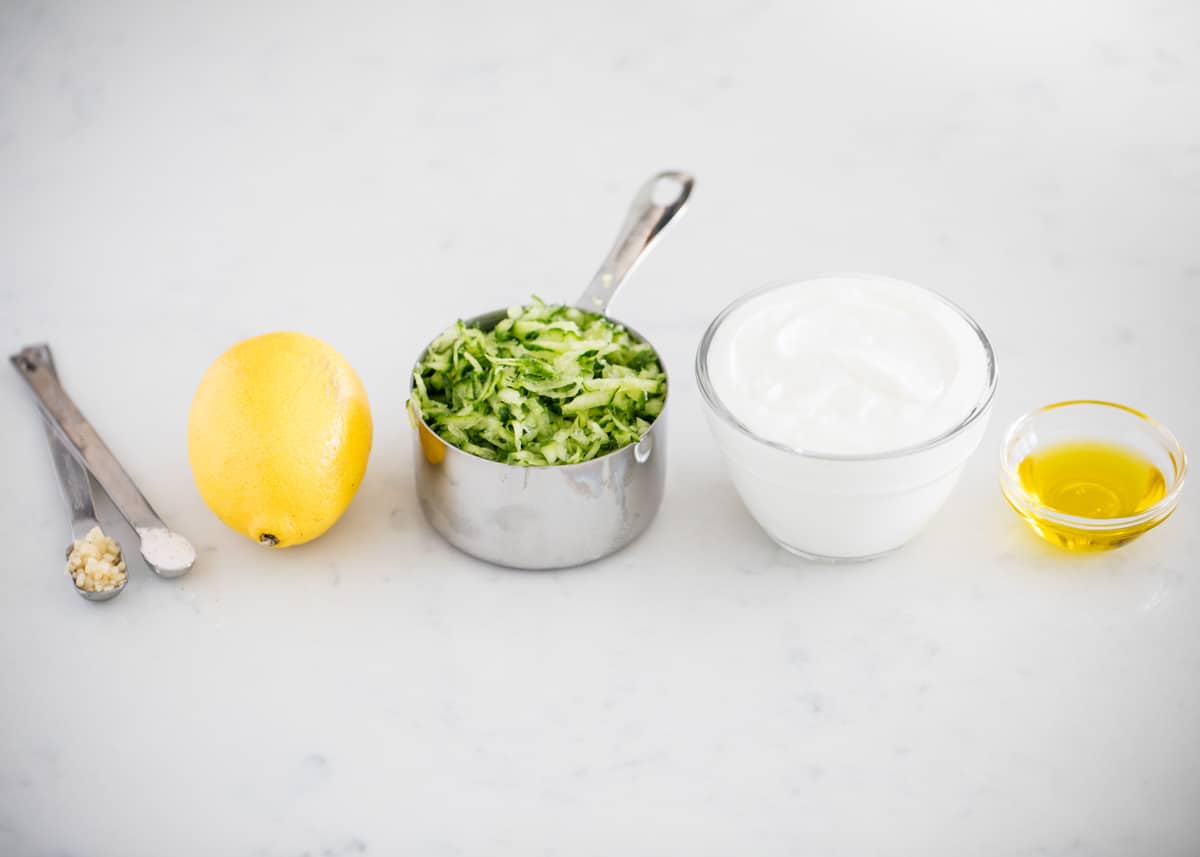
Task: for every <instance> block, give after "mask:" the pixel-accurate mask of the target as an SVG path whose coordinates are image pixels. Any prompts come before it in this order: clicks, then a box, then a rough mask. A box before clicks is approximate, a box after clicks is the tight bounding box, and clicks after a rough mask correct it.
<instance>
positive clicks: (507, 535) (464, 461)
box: [409, 171, 695, 569]
mask: <svg viewBox="0 0 1200 857" xmlns="http://www.w3.org/2000/svg"><path fill="white" fill-rule="evenodd" d="M694 183H695V180H694V179H693V178H692V176H690V175H688V174H687V173H683V172H675V171H668V172H662V173H659V174H657V175H655V176H654V177H653V178H651V179H650V180H649V181H648V182H646V184H644V185H643V186H642V188H641V190H640V191H639V192H638V194H637V196H636V197H635V198H634V200H633V204H632V205H631V206H630V209H629V214H628V216H627V217H626V219H625V223H624V225H623V226H622V228H621V231H620V233H619V234H618V236H617V240H616V242H615V243H614V244H613V247H612V249H611V250H610V251H609V253H608V255H607V256H606V257H605V259H604V261H603V263H602V264H601V265H600V268H599V270H597V272H596V274H595V276H594V277H592V280H591V282H590V283H589V284H588V287H587V288H586V289H585V290H584V292H583V294H582V295H580V297H579V300H577V301H576V302H575V306H577V307H579V308H580V309H584V310H588V311H590V312H597V313H606V310H607V308H608V304H609V302H610V301H611V300H612V299H613V297H614V296H615V295H616V293H617V290H618V289H619V288H620V286H621V284H622V283H623V282H624V280H625V278H626V277H627V276H628V275H629V273H630V272H631V271H632V270H633V269H634V267H635V266H636V265H637V263H638V262H639V261H640V260H641V259H642V258H643V256H644V255H645V253H646V251H647V250H649V249H650V247H651V246H652V245H653V243H654V241H655V239H656V238H657V237H658V235H659V234H660V233H661V232H662V230H663V229H664V228H665V227H666V226H667V224H668V223H670V222H671V221H672V220H673V219H674V218H675V217H676V215H678V214H679V213H680V212H681V211H682V210H683V208H684V205H685V203H686V202H687V199H688V197H689V196H690V195H691V192H692V187H693V185H694ZM506 315H507V310H506V309H499V310H495V311H493V312H488V313H484V314H482V315H477V316H475V317H473V318H470V319H467V320H466V324H467V325H468V326H478V327H480V328H482V329H483V330H490V329H491V328H492V327H494V326H495V325H496V324H497V323H499V322H500V320H501V319H503V318H505V317H506ZM608 318H610V320H612V321H614V322H615V323H617V324H621V325H622V326H623V327H624V328H625V329H626V330H627V331H628V332H629V334H630V335H631V336H632V337H633V338H634V339H637V340H639V341H642V342H645V341H647V340H646V338H645V337H643V336H642V335H641V334H639V333H638V332H637V331H635V330H634V329H633V328H631V327H629V325H627V324H624V323H623V322H619V321H617V320H616V319H612V318H611V316H608ZM426 350H428V346H426ZM423 355H424V352H422V356H423ZM419 362H420V360H418V361H417V363H418V364H419ZM659 363H660V365H661V363H662V359H661V355H660V357H659ZM415 368H416V367H415V365H414V371H415ZM663 371H664V375H665V374H666V367H665V366H664V367H663ZM670 394H671V385H670V379H669V378H668V379H667V385H666V395H665V399H664V403H663V405H664V406H663V410H662V413H660V414H659V415H658V417H657V418H656V419H655V420H654V422H653V423H652V424H651V425H650V428H649V429H648V430H647V431H646V433H645V434H643V435H642V437H641V438H640V439H639V440H638V441H637V442H636V443H633V444H630V445H628V446H625V447H622V448H621V449H618V450H615V451H614V452H610V453H609V454H607V455H604V456H601V457H599V458H594V459H592V460H591V461H585V462H583V463H581V464H560V465H546V466H541V467H526V466H521V465H515V464H505V463H502V462H498V461H490V460H488V459H486V458H480V457H478V456H475V455H472V454H470V453H469V452H464V451H463V450H461V449H458V448H457V447H455V446H452V445H451V444H449V443H447V442H446V441H444V440H442V438H440V437H439V436H438V435H437V433H436V432H434V431H433V430H432V429H431V428H430V427H429V425H428V424H427V423H426V422H425V421H424V419H423V418H422V417H421V415H420V413H419V412H418V410H417V408H416V406H415V404H414V403H415V394H414V392H413V389H412V385H411V383H410V390H409V413H410V416H411V418H412V422H413V427H414V429H415V431H414V434H413V461H414V463H415V471H416V491H417V500H418V502H419V504H420V506H421V511H422V513H423V514H424V515H425V518H426V519H427V520H428V521H429V523H430V525H431V526H432V527H433V528H434V529H435V530H437V532H438V533H440V534H441V536H442V537H443V538H445V539H446V541H448V542H450V544H452V545H454V546H455V547H457V548H459V549H460V550H462V551H464V552H466V553H468V554H471V555H472V556H475V557H478V558H480V559H483V560H487V561H488V562H493V563H496V564H498V565H506V566H510V567H513V568H524V569H545V568H565V567H568V566H573V565H581V564H582V563H585V562H591V561H592V560H596V559H600V558H601V557H604V556H607V555H609V554H611V553H613V552H615V551H617V550H620V549H621V548H623V547H624V546H625V545H627V544H629V543H630V542H631V541H633V540H634V539H635V538H637V537H638V536H639V535H640V534H641V533H642V532H643V531H644V530H645V529H646V527H648V526H649V525H650V522H651V521H652V520H653V519H654V515H655V514H656V513H657V512H658V507H659V506H660V505H661V503H662V496H663V487H664V483H665V480H666V472H667V458H666V452H667V450H666V439H667V434H666V431H667V426H666V422H667V408H666V400H669V399H670Z"/></svg>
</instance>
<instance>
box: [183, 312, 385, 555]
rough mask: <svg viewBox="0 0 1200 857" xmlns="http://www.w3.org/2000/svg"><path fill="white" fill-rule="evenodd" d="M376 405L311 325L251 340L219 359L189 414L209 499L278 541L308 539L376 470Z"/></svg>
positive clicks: (198, 473)
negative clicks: (371, 460) (372, 458)
mask: <svg viewBox="0 0 1200 857" xmlns="http://www.w3.org/2000/svg"><path fill="white" fill-rule="evenodd" d="M370 452H371V409H370V406H369V405H368V404H367V393H366V391H365V390H364V389H363V385H362V382H361V381H360V380H359V379H358V375H356V374H355V372H354V369H352V368H351V366H350V364H349V363H347V362H346V360H345V358H343V357H342V355H340V354H338V353H337V352H336V351H334V350H333V348H331V347H330V346H329V345H327V344H326V343H324V342H322V341H321V340H319V339H315V338H313V337H311V336H306V335H305V334H303V333H267V334H264V335H262V336H255V337H253V338H252V339H246V340H243V341H242V342H239V343H238V344H237V345H235V346H233V347H232V348H230V349H229V350H228V351H226V352H225V353H224V354H222V355H221V356H220V357H218V358H217V360H216V362H214V363H213V364H212V366H210V367H208V371H207V372H206V373H204V377H203V378H202V379H201V381H200V386H199V388H198V389H197V390H196V396H195V398H194V399H193V400H192V410H191V413H190V414H189V415H188V457H189V459H190V460H191V463H192V475H193V476H194V477H195V479H196V486H197V487H198V488H199V489H200V495H201V496H202V497H204V502H205V503H207V504H208V507H209V508H210V509H212V510H213V512H215V513H216V515H217V517H218V518H220V519H221V520H222V521H224V522H225V524H226V525H228V526H229V527H231V528H232V529H234V530H236V531H237V532H239V533H243V534H244V535H246V536H248V537H249V538H252V539H254V540H255V541H256V542H259V543H260V544H264V545H267V546H269V547H288V546H289V545H298V544H303V543H304V542H307V541H309V540H310V539H315V538H316V537H317V536H319V535H321V533H323V532H325V531H326V530H327V529H329V528H330V527H331V526H333V524H334V522H335V521H336V520H337V519H338V518H339V517H341V514H342V512H344V511H345V510H346V506H348V505H349V504H350V500H351V499H353V497H354V492H355V491H357V490H358V486H359V484H360V483H361V482H362V478H363V474H364V473H365V472H366V469H367V456H368V455H369V454H370Z"/></svg>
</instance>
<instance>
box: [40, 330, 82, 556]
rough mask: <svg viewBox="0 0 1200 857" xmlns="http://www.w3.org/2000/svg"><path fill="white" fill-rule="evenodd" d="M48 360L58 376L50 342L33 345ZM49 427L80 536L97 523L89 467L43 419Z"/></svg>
mask: <svg viewBox="0 0 1200 857" xmlns="http://www.w3.org/2000/svg"><path fill="white" fill-rule="evenodd" d="M29 350H32V351H36V352H38V353H39V355H40V356H41V358H42V360H43V361H44V362H45V364H46V371H47V372H49V373H50V374H51V375H53V376H54V377H55V378H57V377H58V372H57V371H56V370H55V368H54V355H53V354H52V353H51V352H50V346H49V345H33V346H30V349H29ZM43 425H44V427H45V429H46V440H47V442H48V443H49V444H50V458H51V459H53V461H54V471H55V472H56V473H57V474H58V487H59V488H60V489H61V490H62V495H63V499H64V500H66V501H67V506H68V507H70V512H71V534H72V535H73V536H74V537H75V538H77V539H81V538H83V537H84V536H86V535H87V534H88V531H89V530H91V528H92V527H94V526H96V504H95V501H94V500H93V498H92V482H91V480H90V479H88V472H87V469H86V468H85V467H84V466H83V465H82V464H80V463H79V462H78V461H76V460H75V458H74V457H73V456H72V455H71V453H70V452H69V451H68V450H67V447H66V445H65V444H64V443H63V441H62V439H61V438H59V436H58V432H56V431H55V430H54V429H53V428H51V426H50V423H49V422H46V421H43Z"/></svg>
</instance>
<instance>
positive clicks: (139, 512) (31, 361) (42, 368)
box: [9, 345, 196, 577]
mask: <svg viewBox="0 0 1200 857" xmlns="http://www.w3.org/2000/svg"><path fill="white" fill-rule="evenodd" d="M9 359H10V360H11V361H12V364H13V366H15V367H16V369H17V372H18V373H20V375H21V377H22V378H24V379H25V382H26V383H27V384H29V387H30V389H32V390H33V392H34V395H35V396H37V399H38V404H39V405H40V406H41V408H42V412H43V414H44V415H45V416H46V420H47V421H48V422H49V423H50V425H51V427H53V429H54V430H55V432H56V433H57V435H58V437H59V438H60V439H61V440H63V441H64V442H65V443H66V445H67V448H68V449H70V450H71V452H72V453H73V454H74V455H75V457H76V458H78V459H79V460H80V461H82V462H83V463H84V464H86V465H87V468H88V470H90V471H91V472H92V475H93V476H95V477H96V481H97V482H99V483H100V486H101V487H102V488H103V489H104V490H105V491H106V492H107V493H108V496H109V499H111V500H112V503H113V505H114V506H116V508H117V511H118V512H120V513H121V515H122V516H123V517H124V518H125V520H126V521H128V522H129V526H131V527H133V530H134V532H136V533H137V534H138V539H140V541H141V545H140V547H141V553H142V558H143V559H144V560H146V564H147V565H149V566H150V568H152V569H153V570H154V572H155V574H157V575H159V576H160V577H179V576H180V575H182V574H187V572H188V571H190V570H191V568H192V565H193V564H194V563H195V562H196V550H195V548H193V547H192V545H191V543H190V542H188V540H187V539H185V538H184V537H183V536H181V535H179V534H178V533H175V532H172V531H171V530H170V529H169V528H168V527H167V525H166V524H164V523H163V520H162V518H160V517H159V516H158V513H157V512H155V511H154V509H153V508H151V506H150V503H149V502H148V501H147V500H146V498H145V497H144V496H143V495H142V492H141V491H139V490H138V487H137V486H136V485H135V484H134V483H133V480H132V479H130V478H129V474H128V473H126V472H125V470H124V468H122V467H121V465H120V463H119V462H118V461H117V459H116V457H115V456H114V455H113V454H112V452H111V451H110V450H109V448H108V447H107V446H106V445H105V443H104V441H103V440H101V439H100V435H99V434H97V433H96V430H95V429H94V428H92V425H91V423H89V422H88V421H87V419H86V418H85V417H84V416H83V414H82V413H80V412H79V408H77V407H76V406H75V403H74V402H73V401H71V397H70V396H68V395H67V393H66V391H65V390H64V389H63V388H62V384H60V383H59V381H58V375H57V374H56V373H55V372H54V369H53V363H52V362H51V360H50V349H49V348H47V347H46V346H44V345H41V346H36V345H35V346H29V347H26V348H24V349H22V350H21V351H20V353H18V354H14V355H12V357H10V358H9Z"/></svg>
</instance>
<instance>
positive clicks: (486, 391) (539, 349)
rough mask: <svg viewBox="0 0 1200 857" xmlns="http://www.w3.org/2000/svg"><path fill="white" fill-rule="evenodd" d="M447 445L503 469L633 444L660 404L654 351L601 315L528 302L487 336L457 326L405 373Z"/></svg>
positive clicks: (574, 459)
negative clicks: (498, 463) (502, 465)
mask: <svg viewBox="0 0 1200 857" xmlns="http://www.w3.org/2000/svg"><path fill="white" fill-rule="evenodd" d="M413 382H414V393H415V395H414V399H415V402H414V403H415V404H416V405H417V407H418V409H419V411H420V414H421V416H422V417H423V418H424V420H425V422H426V423H427V424H428V425H429V427H430V428H431V429H433V430H434V431H435V432H437V433H438V435H439V436H441V437H442V438H443V439H444V440H445V441H446V442H447V443H449V444H451V445H453V446H456V447H458V448H459V449H462V450H465V451H466V452H469V453H471V454H472V455H478V456H480V457H481V458H488V459H491V460H493V461H502V462H505V463H506V464H520V465H528V466H534V467H536V466H542V465H547V464H578V463H580V462H583V461H590V460H592V459H593V458H596V457H598V456H601V455H605V454H607V453H610V452H613V451H614V450H617V449H620V448H621V447H623V446H627V445H629V444H631V443H634V442H636V441H637V440H638V439H639V438H640V437H641V436H642V435H643V434H645V432H646V430H647V429H649V428H650V424H651V423H653V422H654V419H655V417H657V416H658V415H659V414H660V413H661V412H662V408H663V401H664V399H665V396H666V386H667V379H666V375H664V374H663V371H662V367H661V366H660V365H659V363H658V355H656V354H655V353H654V349H653V348H651V347H650V346H649V345H647V344H646V343H644V342H638V341H637V340H635V339H634V338H633V337H632V336H630V335H629V331H627V330H626V329H625V328H624V327H622V326H621V325H619V324H614V323H613V322H612V321H609V320H608V319H607V318H605V317H604V316H602V315H599V314H597V313H593V312H586V311H585V310H581V309H577V308H575V307H569V306H555V305H548V304H545V303H543V302H542V301H541V300H540V299H538V298H534V302H533V303H532V304H530V305H528V306H519V307H512V308H510V309H509V310H508V317H507V318H505V319H503V320H502V321H501V322H500V323H499V324H497V325H496V327H495V328H494V329H493V330H488V331H484V330H480V329H479V328H477V327H467V326H466V325H465V324H464V323H463V322H462V321H459V322H458V323H457V324H455V325H453V326H452V327H450V328H448V329H447V330H446V331H445V332H444V333H443V334H442V335H441V336H439V337H438V338H437V339H435V340H434V341H433V344H432V345H430V346H429V350H428V351H427V352H426V353H425V355H424V356H423V357H422V358H421V362H420V363H418V364H417V367H416V370H415V371H414V372H413Z"/></svg>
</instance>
